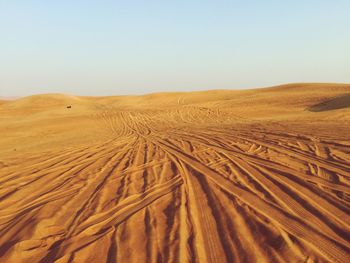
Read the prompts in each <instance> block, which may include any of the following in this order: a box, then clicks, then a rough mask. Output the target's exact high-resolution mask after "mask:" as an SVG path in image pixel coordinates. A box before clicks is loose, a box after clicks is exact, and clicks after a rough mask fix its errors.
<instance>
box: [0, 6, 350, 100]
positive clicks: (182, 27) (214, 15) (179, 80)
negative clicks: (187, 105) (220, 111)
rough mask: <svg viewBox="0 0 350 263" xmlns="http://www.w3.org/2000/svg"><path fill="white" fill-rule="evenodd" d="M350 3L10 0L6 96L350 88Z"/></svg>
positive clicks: (0, 91)
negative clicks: (308, 85)
mask: <svg viewBox="0 0 350 263" xmlns="http://www.w3.org/2000/svg"><path fill="white" fill-rule="evenodd" d="M349 14H350V1H348V0H337V1H331V0H308V1H305V0H293V1H291V0H285V1H278V0H267V1H258V0H251V1H223V0H212V1H208V0H201V1H194V0H187V1H185V0H177V1H161V0H148V1H146V0H144V1H137V0H129V1H117V0H115V1H111V0H110V1H109V0H105V1H97V0H95V1H89V0H84V1H83V0H75V1H68V0H60V1H44V0H26V1H21V0H0V96H25V95H31V94H38V93H70V94H76V95H113V94H115V95H118V94H143V93H149V92H158V91H189V90H201V89H240V88H254V87H263V86H271V85H276V84H281V83H289V82H343V83H350V15H349Z"/></svg>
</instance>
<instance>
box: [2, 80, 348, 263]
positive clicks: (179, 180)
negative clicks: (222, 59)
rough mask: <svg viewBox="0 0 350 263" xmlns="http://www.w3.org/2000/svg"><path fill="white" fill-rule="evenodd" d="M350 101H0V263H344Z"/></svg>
mask: <svg viewBox="0 0 350 263" xmlns="http://www.w3.org/2000/svg"><path fill="white" fill-rule="evenodd" d="M349 94H350V85H335V84H291V85H284V86H279V87H274V88H268V89H256V90H245V91H227V90H222V91H205V92H191V93H158V94H149V95H145V96H116V97H76V96H67V95H59V94H50V95H37V96H31V97H26V98H21V99H17V100H14V101H5V100H1V101H0V147H1V150H0V262H15V263H18V262H31V263H33V262H60V263H63V262H135V263H138V262H220V263H221V262H349V259H350V95H349ZM68 105H71V108H67V106H68Z"/></svg>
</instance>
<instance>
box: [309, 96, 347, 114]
mask: <svg viewBox="0 0 350 263" xmlns="http://www.w3.org/2000/svg"><path fill="white" fill-rule="evenodd" d="M345 108H350V94H345V95H341V96H338V97H336V98H333V99H330V100H327V101H324V102H321V103H318V104H316V105H313V106H311V107H310V108H309V109H308V110H309V111H312V112H322V111H330V110H339V109H345Z"/></svg>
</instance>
